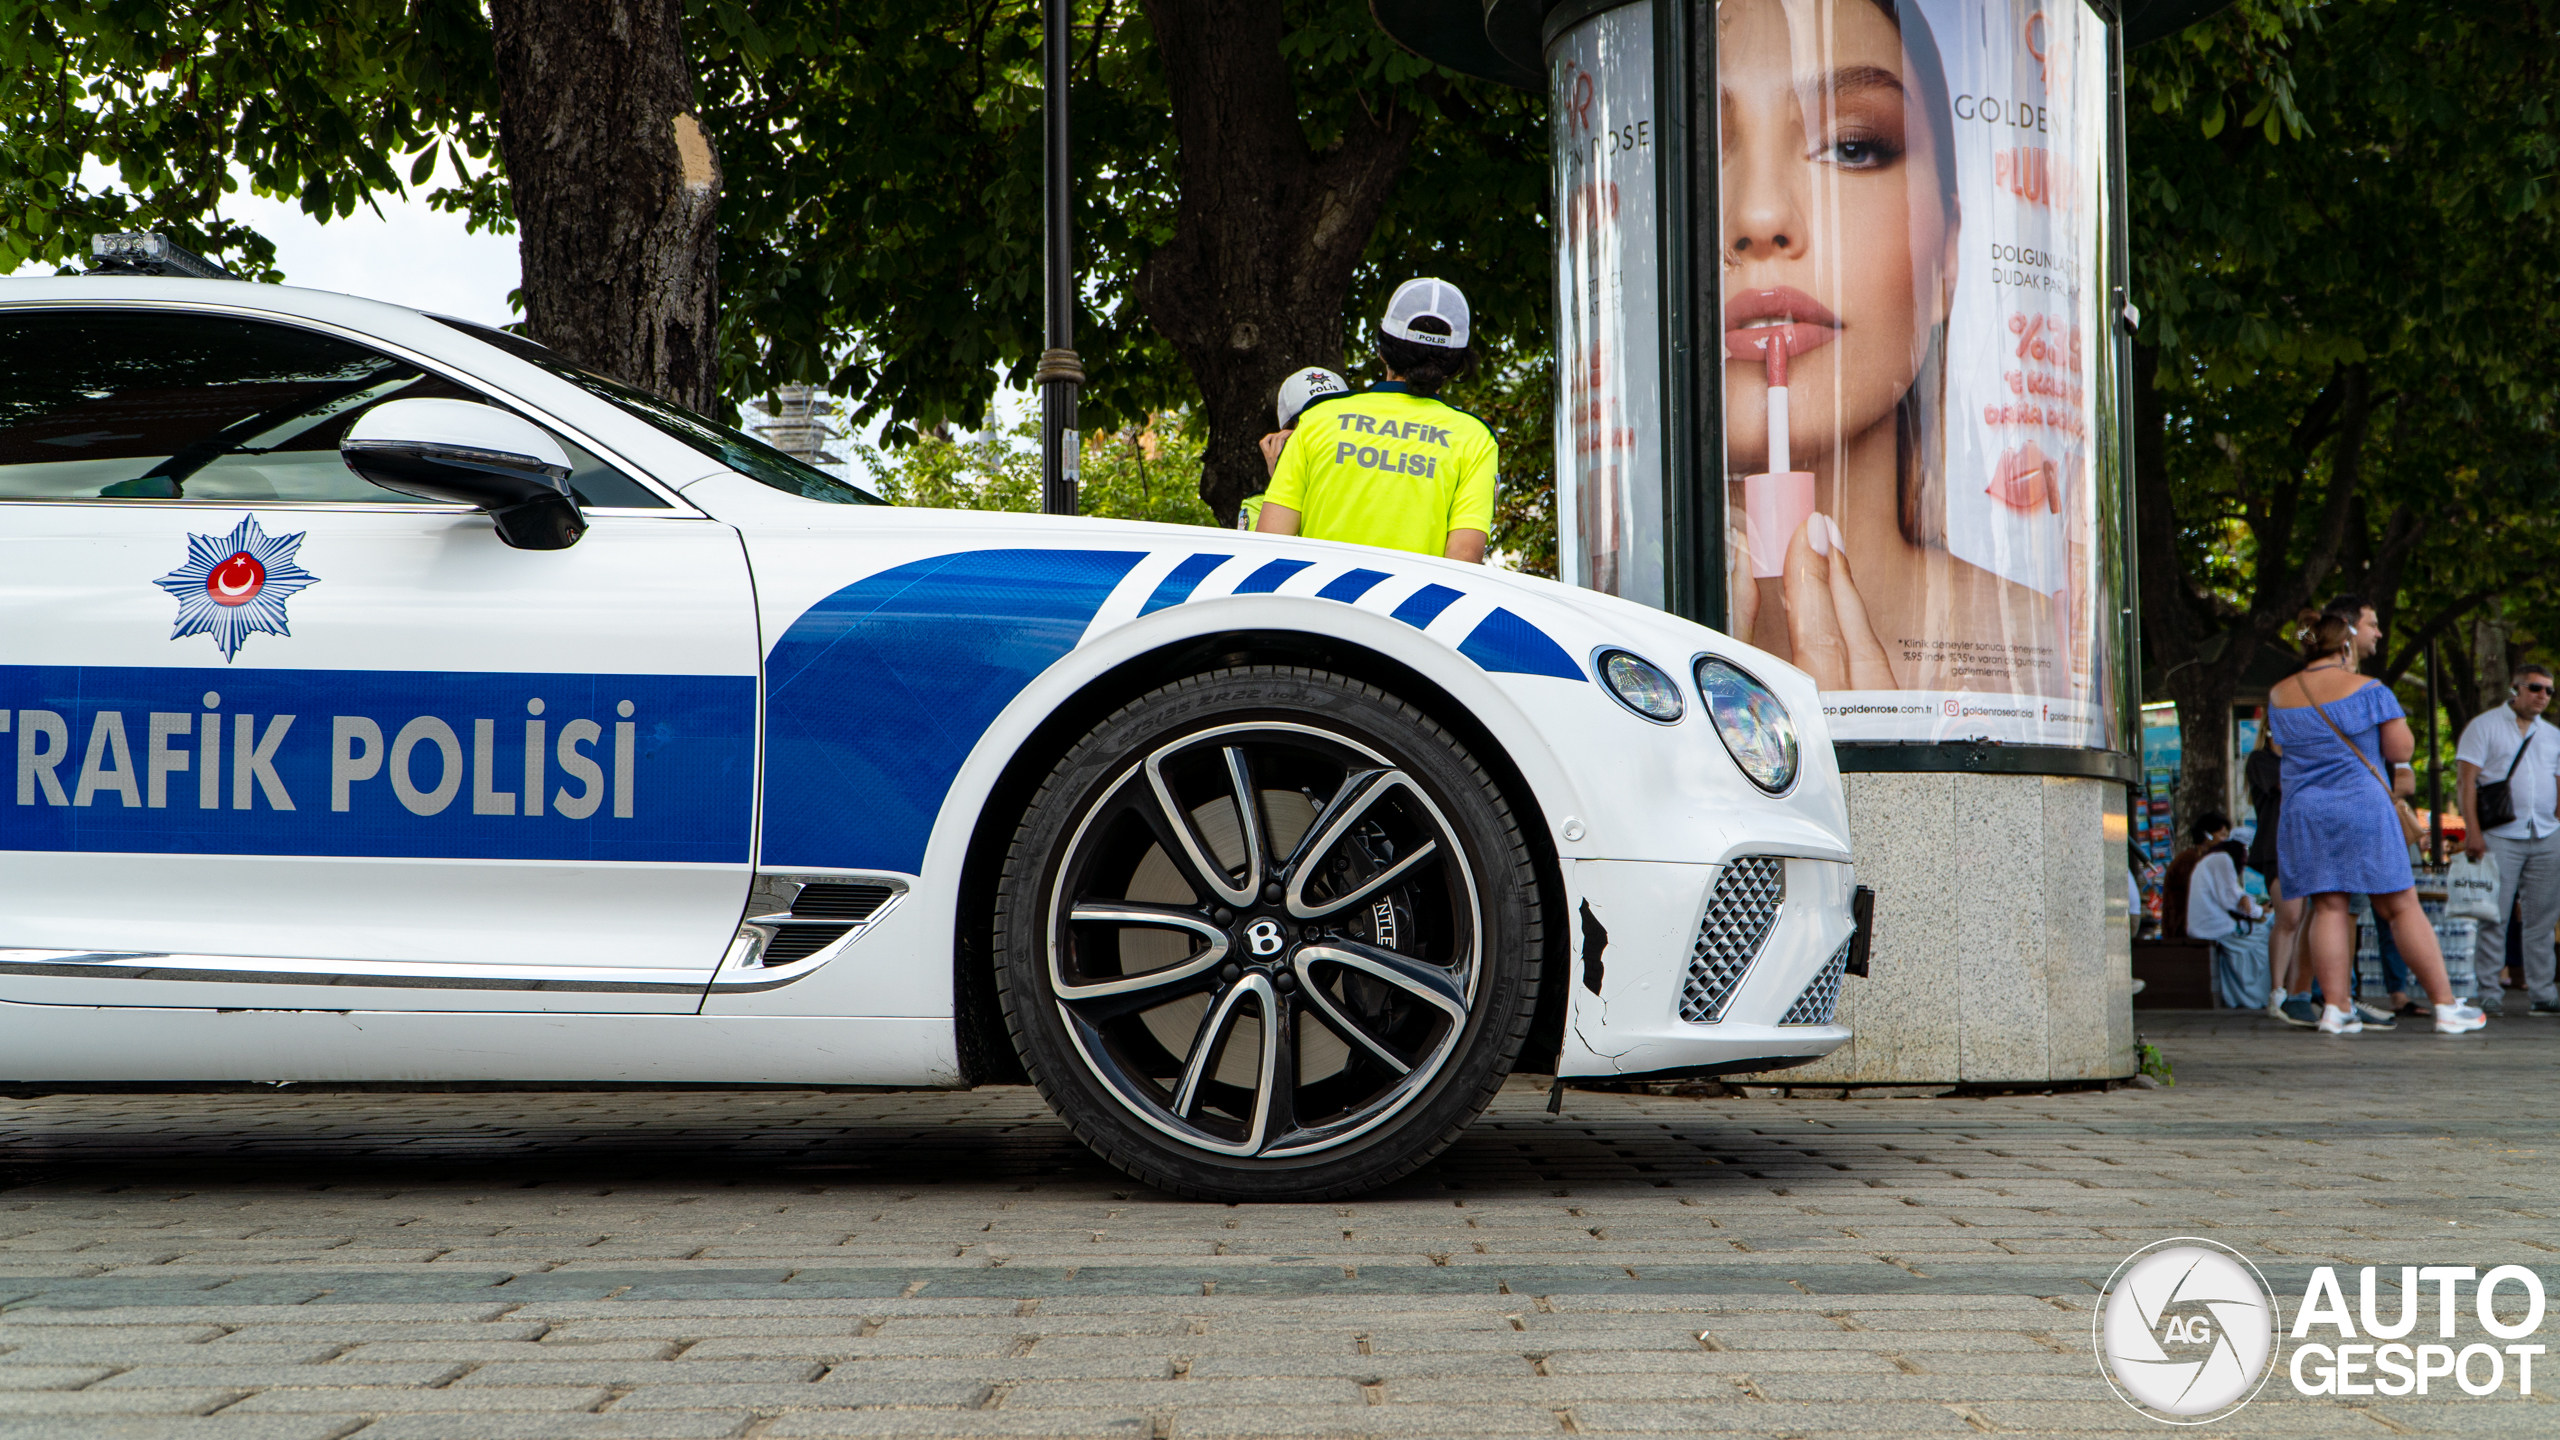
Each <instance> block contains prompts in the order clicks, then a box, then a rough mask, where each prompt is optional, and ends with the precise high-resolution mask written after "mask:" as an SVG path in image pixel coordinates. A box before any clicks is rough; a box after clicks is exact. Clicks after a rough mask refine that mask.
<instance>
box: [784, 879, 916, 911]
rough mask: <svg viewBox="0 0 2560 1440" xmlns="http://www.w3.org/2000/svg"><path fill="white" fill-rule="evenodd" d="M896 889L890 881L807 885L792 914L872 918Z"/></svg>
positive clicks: (801, 890) (887, 901) (793, 907)
mask: <svg viewBox="0 0 2560 1440" xmlns="http://www.w3.org/2000/svg"><path fill="white" fill-rule="evenodd" d="M896 893H897V892H896V891H894V890H891V889H890V888H889V887H888V886H886V885H830V884H825V883H823V882H822V883H818V884H813V885H804V886H802V887H801V888H800V898H798V899H797V900H794V901H792V902H791V914H792V917H793V918H794V919H800V920H868V919H870V918H871V912H872V911H874V910H877V909H879V908H880V907H881V906H883V905H886V904H888V903H889V897H890V896H891V895H894V894H896Z"/></svg>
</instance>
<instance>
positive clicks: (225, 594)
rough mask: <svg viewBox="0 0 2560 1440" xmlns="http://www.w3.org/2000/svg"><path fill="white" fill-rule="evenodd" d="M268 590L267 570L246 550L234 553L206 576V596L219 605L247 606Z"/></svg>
mask: <svg viewBox="0 0 2560 1440" xmlns="http://www.w3.org/2000/svg"><path fill="white" fill-rule="evenodd" d="M265 588H267V567H266V566H264V565H261V564H259V563H258V557H257V556H255V555H252V554H250V553H249V552H248V551H246V550H238V551H234V552H232V556H231V558H230V559H228V560H225V561H223V562H222V563H221V564H219V565H216V566H214V567H213V573H212V574H210V575H207V576H206V577H204V593H206V594H207V595H210V596H212V597H213V603H214V604H216V605H246V604H248V603H249V602H250V601H252V600H255V599H257V598H258V592H259V591H261V590H264V589H265Z"/></svg>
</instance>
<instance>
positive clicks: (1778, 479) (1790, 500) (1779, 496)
mask: <svg viewBox="0 0 2560 1440" xmlns="http://www.w3.org/2000/svg"><path fill="white" fill-rule="evenodd" d="M1760 352H1761V354H1762V356H1763V357H1765V360H1766V363H1767V365H1768V367H1769V427H1768V433H1769V468H1768V470H1766V471H1765V472H1763V473H1761V474H1758V475H1745V476H1743V477H1742V514H1743V539H1744V542H1745V543H1746V544H1747V545H1749V547H1750V549H1751V575H1752V578H1753V579H1755V580H1768V579H1774V578H1776V577H1777V576H1779V575H1782V574H1784V573H1785V572H1786V568H1787V543H1788V542H1789V541H1791V540H1793V539H1794V538H1795V533H1796V528H1797V527H1798V526H1800V525H1802V524H1804V522H1805V521H1806V520H1807V519H1809V518H1811V516H1812V515H1813V472H1812V471H1810V470H1797V469H1794V468H1793V460H1794V457H1793V455H1791V454H1790V453H1789V446H1788V438H1787V332H1786V330H1785V329H1783V328H1780V329H1779V330H1778V331H1777V333H1776V334H1774V335H1771V336H1770V337H1769V338H1768V339H1766V340H1764V341H1761V342H1760Z"/></svg>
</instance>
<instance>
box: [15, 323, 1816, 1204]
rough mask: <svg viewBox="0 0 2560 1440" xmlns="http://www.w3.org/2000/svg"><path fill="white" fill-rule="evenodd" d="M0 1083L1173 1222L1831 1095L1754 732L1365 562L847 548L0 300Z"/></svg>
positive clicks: (1776, 765) (1739, 664) (1247, 548)
mask: <svg viewBox="0 0 2560 1440" xmlns="http://www.w3.org/2000/svg"><path fill="white" fill-rule="evenodd" d="M0 760H5V762H6V763H7V764H8V766H9V781H8V784H9V786H10V788H9V790H8V791H7V792H5V794H0V1080H5V1081H13V1082H28V1083H36V1084H42V1083H46V1082H96V1081H145V1082H148V1081H226V1080H229V1081H276V1080H292V1081H306V1082H328V1081H413V1080H416V1081H427V1080H474V1081H492V1080H494V1081H589V1082H642V1083H646V1082H717V1083H739V1084H769V1085H809V1084H826V1085H879V1086H965V1085H969V1084H973V1083H980V1082H991V1081H1005V1080H1009V1079H1016V1080H1018V1079H1020V1078H1021V1077H1022V1076H1023V1075H1024V1074H1025V1073H1026V1072H1027V1074H1028V1076H1029V1078H1030V1079H1032V1080H1033V1081H1034V1082H1036V1083H1037V1084H1038V1085H1039V1086H1040V1088H1041V1090H1042V1091H1043V1093H1044V1094H1046V1095H1047V1097H1048V1098H1049V1100H1050V1102H1051V1103H1052V1104H1053V1105H1055V1106H1056V1108H1057V1109H1058V1111H1059V1112H1060V1114H1061V1115H1063V1116H1064V1117H1065V1118H1066V1120H1067V1121H1068V1123H1069V1124H1070V1125H1072V1126H1073V1127H1074V1129H1075V1130H1076V1132H1077V1133H1078V1134H1079V1135H1081V1136H1083V1137H1084V1138H1085V1140H1086V1141H1088V1142H1089V1143H1090V1144H1091V1145H1092V1146H1093V1147H1094V1148H1095V1149H1096V1150H1097V1151H1099V1152H1100V1153H1101V1154H1102V1155H1104V1156H1105V1157H1107V1158H1108V1159H1110V1160H1111V1161H1112V1162H1113V1163H1114V1164H1116V1165H1119V1166H1120V1167H1122V1168H1124V1169H1125V1170H1127V1171H1128V1172H1129V1173H1131V1174H1133V1175H1136V1176H1139V1177H1141V1178H1143V1179H1146V1180H1148V1181H1151V1182H1154V1183H1156V1184H1158V1185H1161V1186H1163V1187H1165V1188H1167V1189H1170V1190H1174V1191H1178V1192H1181V1193H1184V1194H1190V1195H1202V1196H1217V1197H1221V1198H1231V1199H1257V1198H1313V1197H1319V1196H1329V1195H1337V1194H1344V1193H1349V1192H1352V1191H1355V1190H1358V1189H1361V1188H1363V1187H1367V1186H1371V1185H1376V1184H1379V1183H1382V1182H1384V1181H1387V1180H1390V1179H1392V1178H1394V1177H1396V1176H1399V1175H1402V1174H1404V1173H1406V1172H1408V1171H1410V1170H1412V1169H1413V1168H1415V1167H1416V1166H1418V1165H1420V1164H1421V1163H1423V1162H1424V1161H1425V1160H1427V1159H1428V1158H1429V1157H1431V1156H1432V1155H1434V1154H1435V1153H1437V1152H1438V1151H1439V1150H1440V1149H1441V1148H1442V1147H1443V1146H1445V1145H1447V1144H1448V1143H1449V1142H1450V1141H1451V1140H1452V1139H1453V1138H1454V1137H1455V1135H1456V1134H1457V1132H1458V1131H1459V1130H1460V1129H1461V1128H1463V1127H1464V1126H1465V1125H1466V1124H1467V1123H1468V1122H1469V1121H1470V1120H1471V1119H1473V1118H1474V1117H1475V1116H1476V1115H1477V1114H1478V1113H1479V1112H1480V1111H1481V1110H1482V1109H1483V1107H1484V1105H1485V1104H1486V1102H1487V1100H1488V1099H1489V1098H1490V1097H1491V1095H1492V1094H1493V1092H1494V1091H1495V1089H1496V1088H1497V1087H1499V1086H1500V1084H1501V1083H1502V1080H1503V1078H1504V1077H1505V1076H1506V1075H1508V1074H1510V1073H1512V1072H1514V1071H1526V1072H1535V1073H1539V1074H1547V1073H1554V1074H1559V1075H1563V1076H1568V1077H1610V1078H1617V1077H1630V1076H1638V1075H1650V1076H1657V1077H1660V1076H1674V1075H1682V1074H1693V1075H1694V1074H1709V1073H1716V1072H1718V1071H1730V1070H1735V1069H1742V1068H1757V1067H1767V1066H1775V1065H1784V1064H1787V1063H1790V1062H1794V1061H1800V1060H1802V1059H1806V1058H1810V1057H1815V1056H1819V1055H1822V1054H1824V1053H1826V1052H1828V1051H1830V1050H1832V1049H1834V1048H1836V1047H1837V1046H1839V1045H1840V1044H1842V1043H1843V1042H1844V1041H1846V1040H1847V1039H1848V1035H1849V1032H1848V1031H1847V1030H1846V1029H1845V1028H1843V1027H1841V1026H1839V1025H1837V1024H1835V1023H1833V1007H1834V1005H1835V1003H1836V1001H1837V998H1838V994H1839V989H1840V984H1841V976H1842V973H1843V971H1844V969H1848V970H1863V968H1864V966H1863V947H1862V946H1861V945H1860V944H1859V943H1857V942H1858V941H1860V940H1861V939H1862V938H1863V937H1862V935H1861V933H1860V930H1859V927H1858V925H1857V923H1856V921H1855V919H1854V918H1853V916H1854V912H1855V911H1856V910H1857V909H1858V905H1857V903H1856V900H1855V898H1854V897H1855V896H1856V895H1857V893H1858V892H1856V890H1855V887H1854V885H1853V883H1852V878H1851V871H1850V864H1849V860H1850V855H1849V834H1848V823H1847V815H1846V811H1845V807H1844V805H1843V802H1842V797H1841V789H1840V781H1839V777H1838V774H1837V772H1836V770H1835V768H1834V765H1833V760H1832V753H1831V746H1830V744H1829V741H1828V739H1827V738H1826V736H1825V734H1824V731H1823V726H1822V719H1821V711H1820V708H1819V706H1818V704H1817V702H1816V699H1815V694H1814V689H1813V687H1812V685H1811V684H1810V683H1809V682H1808V681H1807V680H1806V678H1805V677H1804V676H1803V675H1801V674H1799V673H1798V672H1797V671H1795V670H1793V669H1791V668H1789V667H1787V666H1786V665H1784V664H1781V663H1778V662H1776V661H1774V660H1772V659H1770V658H1769V657H1768V656H1766V655H1762V654H1760V653H1758V652H1756V651H1753V650H1751V649H1750V648H1748V647H1747V646H1744V645H1742V644H1740V643H1738V642H1736V641H1734V640H1731V639H1728V638H1727V637H1725V636H1723V635H1719V634H1716V633H1714V632H1712V631H1709V630H1705V629H1701V628H1699V627H1696V626H1693V625H1690V624H1687V623H1685V622H1682V621H1679V620H1676V619H1672V618H1669V617H1667V616H1665V615H1662V614H1660V613H1658V612H1655V611H1652V610H1648V609H1645V608H1642V607H1639V606H1635V605H1631V604H1626V603H1622V602H1619V601H1616V600H1612V599H1609V598H1607V597H1604V596H1599V595H1594V594H1591V593H1588V592H1584V591H1578V590H1573V589H1568V588H1565V587H1561V586H1558V585H1554V584H1550V583H1547V582H1544V581H1538V580H1531V579H1524V578H1521V577H1518V576H1514V575H1509V574H1505V573H1502V572H1499V571H1494V570H1487V569H1482V568H1479V567H1475V566H1470V565H1462V564H1456V563H1453V562H1448V561H1442V560H1437V559H1428V558H1424V557H1420V556H1415V555H1408V554H1402V553H1392V552H1382V551H1376V550H1368V549H1362V548H1357V547H1352V546H1344V545H1334V544H1325V543H1320V542H1313V541H1304V540H1296V539H1282V538H1278V537H1265V536H1256V535H1237V534H1232V533H1228V532H1223V531H1211V530H1195V529H1189V528H1181V527H1170V526H1160V525H1143V524H1127V523H1118V522H1112V521H1102V520H1088V519H1057V518H1048V517H1041V516H1023V515H998V514H983V513H953V512H943V511H932V510H911V509H899V508H892V507H886V506H881V505H878V504H876V503H875V502H873V500H872V498H871V497H870V496H868V495H866V494H864V493H863V492H861V491H859V490H857V489H855V488H853V487H851V486H848V485H846V484H844V483H842V482H839V481H837V480H834V479H832V478H830V477H828V476H826V475H824V474H822V473H820V472H818V471H815V470H812V469H809V468H808V467H806V466H803V465H801V464H799V463H797V462H795V461H792V460H790V459H788V458H787V457H784V456H783V455H781V454H779V453H778V452H776V451H773V450H771V449H768V448H766V447H764V446H762V445H759V444H758V443H756V442H755V441H753V440H750V439H747V438H745V437H743V436H741V435H738V434H736V433H734V432H732V431H729V430H727V429H724V428H722V427H720V426H717V425H713V424H710V423H708V422H706V421H703V420H701V419H698V418H696V417H694V416H692V415H689V414H686V413H684V412H682V411H680V410H677V409H675V408H673V407H671V406H669V405H667V404H665V403H663V402H661V401H658V400H654V399H651V398H650V397H648V396H645V395H642V394H638V393H636V392H634V391H632V390H629V389H626V388H624V387H622V386H620V385H616V384H614V383H612V382H610V381H606V380H603V379H599V378H597V377H595V376H592V375H588V374H584V373H581V372H580V371H578V370H576V369H574V368H572V367H570V366H568V365H566V364H564V363H562V362H561V361H560V360H559V359H557V358H556V357H554V356H552V355H551V354H550V353H549V352H547V351H545V350H543V349H542V348H540V347H538V346H535V345H532V344H530V343H527V342H525V341H523V340H520V339H517V338H515V337H512V336H508V335H505V334H501V333H498V332H495V331H492V330H488V329H484V328H482V327H479V326H476V325H470V324H465V323H461V322H457V321H452V320H443V319H438V318H435V317H432V316H427V315H422V314H419V313H417V312H415V311H410V310H403V309H398V308H394V307H391V306H387V305H381V304H375V303H372V302H369V301H364V300H357V299H351V298H348V297H346V296H341V295H329V294H320V293H315V292H311V291H302V290H292V289H283V288H277V287H272V286H260V285H250V284H243V283H239V282H231V281H222V280H187V279H157V278H101V277H94V276H93V277H75V278H62V279H37V280H10V281H5V282H0Z"/></svg>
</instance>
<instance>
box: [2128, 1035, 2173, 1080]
mask: <svg viewBox="0 0 2560 1440" xmlns="http://www.w3.org/2000/svg"><path fill="white" fill-rule="evenodd" d="M2133 1053H2134V1057H2135V1059H2136V1060H2137V1061H2139V1062H2140V1066H2141V1068H2140V1071H2139V1073H2141V1074H2144V1075H2148V1076H2150V1077H2151V1078H2152V1079H2154V1080H2157V1081H2159V1082H2160V1083H2161V1084H2163V1085H2175V1084H2177V1083H2178V1077H2177V1076H2176V1075H2175V1074H2174V1073H2172V1072H2171V1071H2170V1069H2169V1057H2168V1056H2166V1055H2163V1054H2161V1053H2160V1047H2159V1046H2157V1045H2154V1044H2152V1043H2151V1042H2149V1041H2147V1040H2145V1041H2142V1042H2140V1043H2139V1044H2137V1045H2136V1046H2135V1047H2134V1052H2133Z"/></svg>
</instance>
